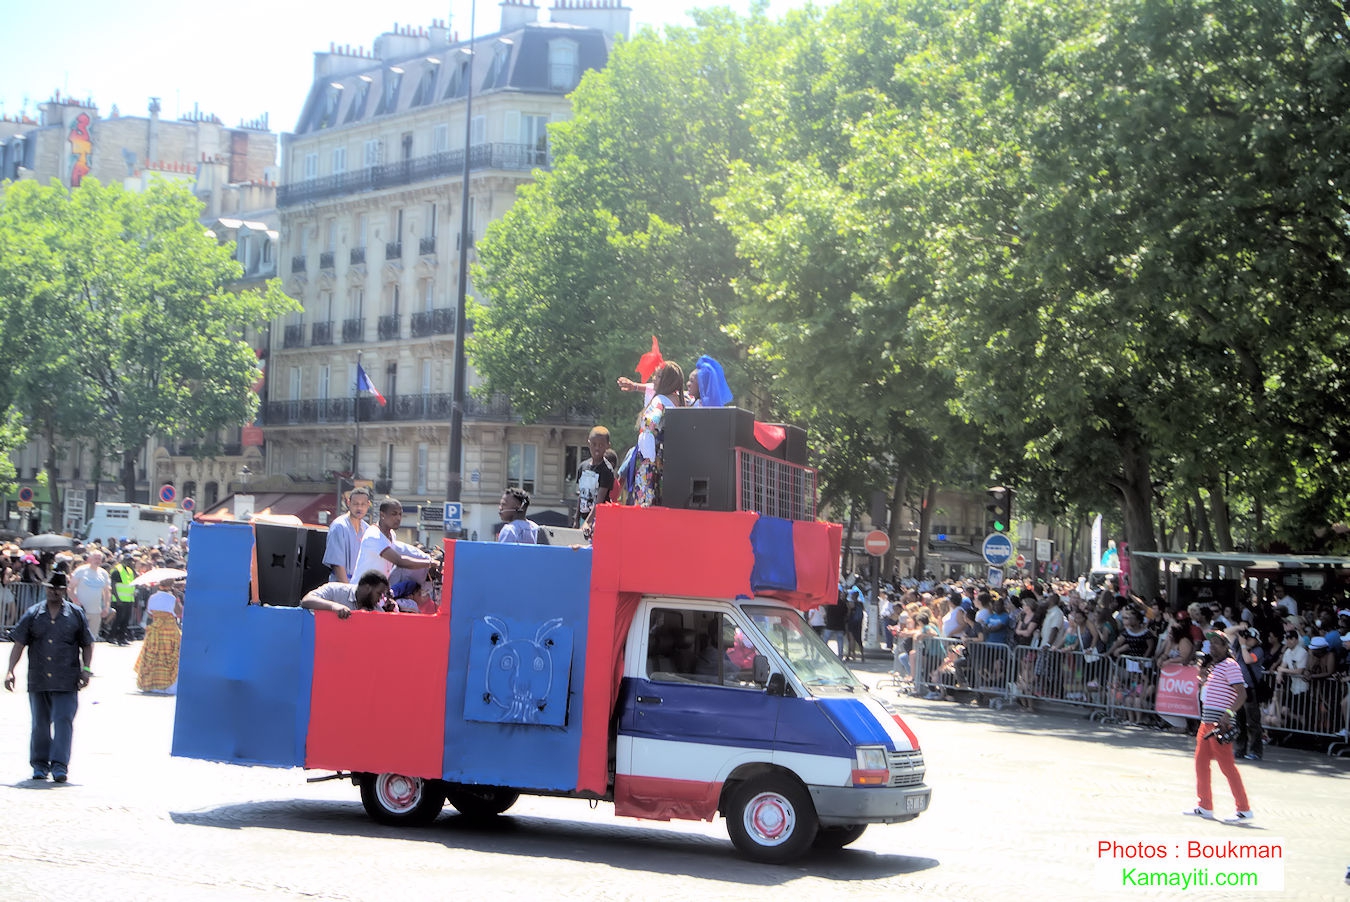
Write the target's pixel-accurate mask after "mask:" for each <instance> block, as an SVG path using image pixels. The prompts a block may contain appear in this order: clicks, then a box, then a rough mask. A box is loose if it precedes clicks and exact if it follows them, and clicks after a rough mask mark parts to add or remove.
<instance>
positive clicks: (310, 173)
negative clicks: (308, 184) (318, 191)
mask: <svg viewBox="0 0 1350 902" xmlns="http://www.w3.org/2000/svg"><path fill="white" fill-rule="evenodd" d="M318 177H319V155H318V154H317V153H307V154H305V174H304V178H306V179H316V178H318Z"/></svg>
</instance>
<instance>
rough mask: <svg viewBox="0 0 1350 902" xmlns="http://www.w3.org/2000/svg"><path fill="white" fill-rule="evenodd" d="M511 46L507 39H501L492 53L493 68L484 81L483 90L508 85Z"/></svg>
mask: <svg viewBox="0 0 1350 902" xmlns="http://www.w3.org/2000/svg"><path fill="white" fill-rule="evenodd" d="M511 44H512V42H511V41H509V40H507V39H506V38H499V39H498V40H497V45H496V47H495V48H494V50H493V51H492V68H490V69H489V70H488V74H487V77H486V78H484V79H483V90H484V91H486V90H489V89H490V88H500V87H503V86H504V85H505V84H506V71H507V64H508V63H510V62H511Z"/></svg>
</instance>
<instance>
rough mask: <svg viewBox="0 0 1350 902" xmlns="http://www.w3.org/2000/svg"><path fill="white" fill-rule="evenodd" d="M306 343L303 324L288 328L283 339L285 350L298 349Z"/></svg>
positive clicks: (282, 344)
mask: <svg viewBox="0 0 1350 902" xmlns="http://www.w3.org/2000/svg"><path fill="white" fill-rule="evenodd" d="M304 343H305V327H304V325H303V324H302V325H299V326H287V327H286V331H285V333H283V335H282V338H281V346H282V347H283V348H298V347H301V346H303V345H304Z"/></svg>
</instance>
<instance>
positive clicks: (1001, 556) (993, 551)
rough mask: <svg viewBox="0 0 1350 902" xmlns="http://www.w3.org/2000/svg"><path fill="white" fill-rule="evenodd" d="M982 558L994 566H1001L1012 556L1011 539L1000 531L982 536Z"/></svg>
mask: <svg viewBox="0 0 1350 902" xmlns="http://www.w3.org/2000/svg"><path fill="white" fill-rule="evenodd" d="M980 550H981V553H983V554H984V559H985V560H986V561H988V562H989V563H991V564H993V565H994V566H995V567H1002V566H1003V565H1004V564H1006V563H1008V561H1009V560H1010V559H1011V558H1012V556H1013V543H1012V539H1010V538H1008V537H1007V536H1005V535H1004V534H1003V533H1001V532H993V533H990V534H989V535H987V536H985V537H984V547H983V548H981V549H980Z"/></svg>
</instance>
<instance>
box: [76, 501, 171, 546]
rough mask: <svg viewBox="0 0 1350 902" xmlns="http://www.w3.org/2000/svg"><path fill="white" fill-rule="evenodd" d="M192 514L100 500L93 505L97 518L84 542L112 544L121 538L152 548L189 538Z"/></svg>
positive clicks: (93, 520)
mask: <svg viewBox="0 0 1350 902" xmlns="http://www.w3.org/2000/svg"><path fill="white" fill-rule="evenodd" d="M191 523H192V514H190V513H189V512H187V511H185V510H180V509H178V508H168V507H152V506H151V505H148V504H127V503H125V502H121V501H107V502H105V501H100V502H98V503H97V504H95V505H94V516H93V517H92V518H91V519H90V520H89V527H88V528H87V529H86V530H85V532H84V536H83V539H84V541H86V542H92V541H94V540H98V541H99V542H102V543H103V544H104V545H109V544H111V543H113V542H117V541H119V540H121V539H130V540H131V541H133V542H135V543H136V544H137V545H153V544H155V542H156V541H158V540H160V539H163V540H164V541H166V542H168V541H170V540H171V539H175V538H178V537H180V536H185V535H187V531H188V526H189V525H190V524H191Z"/></svg>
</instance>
